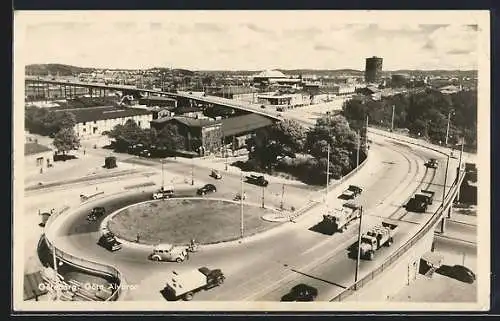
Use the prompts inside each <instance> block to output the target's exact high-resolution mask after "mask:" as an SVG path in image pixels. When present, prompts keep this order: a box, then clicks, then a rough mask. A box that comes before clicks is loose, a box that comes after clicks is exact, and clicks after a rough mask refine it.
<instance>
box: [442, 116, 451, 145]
mask: <svg viewBox="0 0 500 321" xmlns="http://www.w3.org/2000/svg"><path fill="white" fill-rule="evenodd" d="M450 118H451V111H449V112H448V123H447V124H446V137H445V139H444V145H445V146H446V147H448V135H449V132H450Z"/></svg>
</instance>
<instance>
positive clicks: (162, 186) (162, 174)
mask: <svg viewBox="0 0 500 321" xmlns="http://www.w3.org/2000/svg"><path fill="white" fill-rule="evenodd" d="M164 163H165V160H164V159H162V160H161V189H162V190H163V188H164V181H165V178H164V172H163V164H164Z"/></svg>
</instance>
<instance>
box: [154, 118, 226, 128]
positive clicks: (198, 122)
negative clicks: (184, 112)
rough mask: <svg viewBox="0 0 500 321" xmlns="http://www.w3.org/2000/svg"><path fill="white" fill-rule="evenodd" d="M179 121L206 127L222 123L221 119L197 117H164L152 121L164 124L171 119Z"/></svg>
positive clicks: (191, 125)
mask: <svg viewBox="0 0 500 321" xmlns="http://www.w3.org/2000/svg"><path fill="white" fill-rule="evenodd" d="M172 120H174V121H177V122H179V123H181V124H184V125H186V126H189V127H204V126H207V125H214V124H217V123H220V121H214V120H212V119H197V118H192V117H178V116H176V117H162V118H158V119H154V120H152V121H151V123H152V124H164V123H167V122H170V121H172Z"/></svg>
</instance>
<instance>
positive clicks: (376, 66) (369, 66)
mask: <svg viewBox="0 0 500 321" xmlns="http://www.w3.org/2000/svg"><path fill="white" fill-rule="evenodd" d="M382 62H383V59H382V58H380V57H375V56H373V57H370V58H366V68H365V82H367V83H379V82H380V80H381V78H382Z"/></svg>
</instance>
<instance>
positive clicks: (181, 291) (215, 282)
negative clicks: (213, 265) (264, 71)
mask: <svg viewBox="0 0 500 321" xmlns="http://www.w3.org/2000/svg"><path fill="white" fill-rule="evenodd" d="M225 279H226V277H225V276H224V274H223V273H222V271H221V270H220V269H213V270H212V269H209V268H207V267H201V268H199V269H196V270H192V271H188V272H185V273H182V274H178V273H177V272H176V271H173V272H172V278H171V279H170V280H167V282H166V285H165V288H164V289H163V291H164V293H165V296H166V298H167V300H169V301H176V300H179V299H182V300H184V301H190V300H192V299H193V297H194V294H195V293H196V292H199V291H202V290H209V289H211V288H214V287H216V286H219V285H221V284H222V283H224V280H225Z"/></svg>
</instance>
